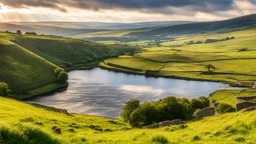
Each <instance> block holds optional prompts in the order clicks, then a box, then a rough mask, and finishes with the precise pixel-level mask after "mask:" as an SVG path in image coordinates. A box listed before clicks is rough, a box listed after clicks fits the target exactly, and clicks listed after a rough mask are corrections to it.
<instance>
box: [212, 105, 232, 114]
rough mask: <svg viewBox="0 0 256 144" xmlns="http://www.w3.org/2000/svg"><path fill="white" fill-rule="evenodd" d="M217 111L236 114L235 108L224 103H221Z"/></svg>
mask: <svg viewBox="0 0 256 144" xmlns="http://www.w3.org/2000/svg"><path fill="white" fill-rule="evenodd" d="M216 111H217V112H218V113H229V112H234V111H235V108H233V107H232V106H231V105H229V104H223V103H220V104H219V105H218V106H217V109H216Z"/></svg>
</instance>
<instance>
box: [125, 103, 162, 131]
mask: <svg viewBox="0 0 256 144" xmlns="http://www.w3.org/2000/svg"><path fill="white" fill-rule="evenodd" d="M129 122H130V125H131V126H133V127H142V126H146V125H150V124H153V123H155V122H158V112H157V109H156V107H155V105H154V104H153V103H144V104H142V105H140V106H139V107H138V108H137V109H136V110H134V111H133V112H132V113H131V115H130V119H129Z"/></svg>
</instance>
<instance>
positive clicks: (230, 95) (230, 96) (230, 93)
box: [209, 89, 256, 108]
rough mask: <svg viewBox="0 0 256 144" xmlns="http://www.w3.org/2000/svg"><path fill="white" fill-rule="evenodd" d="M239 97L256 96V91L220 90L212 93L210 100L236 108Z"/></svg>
mask: <svg viewBox="0 0 256 144" xmlns="http://www.w3.org/2000/svg"><path fill="white" fill-rule="evenodd" d="M237 96H256V91H255V90H251V89H243V90H218V91H216V92H214V93H212V94H211V95H210V96H209V98H210V100H212V99H215V100H216V101H218V102H220V103H226V104H229V105H232V106H233V107H234V108H235V107H236V97H237Z"/></svg>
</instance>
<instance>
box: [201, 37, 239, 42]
mask: <svg viewBox="0 0 256 144" xmlns="http://www.w3.org/2000/svg"><path fill="white" fill-rule="evenodd" d="M234 38H235V37H226V38H223V39H207V40H206V41H205V42H204V43H213V42H220V41H226V40H231V39H234Z"/></svg>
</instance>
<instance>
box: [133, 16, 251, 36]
mask: <svg viewBox="0 0 256 144" xmlns="http://www.w3.org/2000/svg"><path fill="white" fill-rule="evenodd" d="M255 26H256V14H253V15H247V16H243V17H238V18H233V19H229V20H224V21H213V22H198V23H189V24H181V25H174V26H167V27H162V28H157V29H153V30H150V31H146V32H133V33H130V34H129V35H130V36H136V37H140V36H152V37H153V36H159V37H161V36H167V35H182V34H196V33H205V32H225V31H233V30H240V29H246V28H252V27H255Z"/></svg>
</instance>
